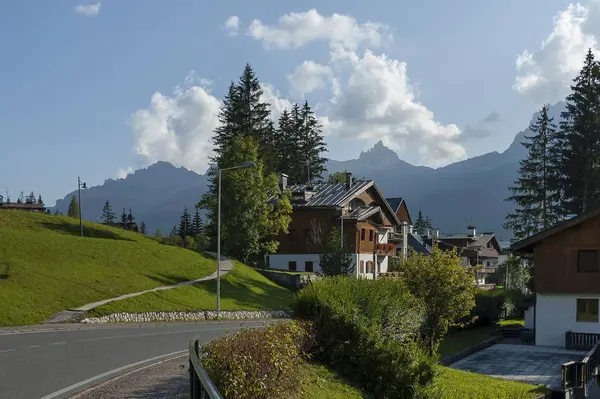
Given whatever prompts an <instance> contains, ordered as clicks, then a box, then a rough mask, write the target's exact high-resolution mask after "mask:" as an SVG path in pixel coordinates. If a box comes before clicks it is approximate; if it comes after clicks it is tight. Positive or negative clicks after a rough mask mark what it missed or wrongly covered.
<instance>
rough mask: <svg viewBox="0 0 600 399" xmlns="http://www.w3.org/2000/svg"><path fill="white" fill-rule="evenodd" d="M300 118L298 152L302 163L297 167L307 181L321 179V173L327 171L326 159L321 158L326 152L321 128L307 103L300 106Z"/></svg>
mask: <svg viewBox="0 0 600 399" xmlns="http://www.w3.org/2000/svg"><path fill="white" fill-rule="evenodd" d="M300 117H301V119H302V124H301V126H300V128H299V130H300V145H299V150H300V152H301V159H302V160H303V161H304V162H302V163H300V164H299V165H298V167H299V168H301V170H302V171H303V172H304V174H305V176H307V180H308V179H310V180H311V181H312V180H313V179H317V178H318V179H321V178H322V177H323V172H325V170H326V169H327V168H326V167H325V164H326V163H327V158H325V157H323V156H322V155H323V153H325V152H326V151H327V146H326V145H325V141H324V140H323V131H322V126H321V125H320V124H319V121H318V120H317V118H316V116H315V113H314V112H313V110H312V109H311V107H310V105H308V101H306V102H305V103H304V105H303V106H302V109H301V110H300Z"/></svg>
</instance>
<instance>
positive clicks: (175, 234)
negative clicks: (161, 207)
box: [169, 225, 177, 239]
mask: <svg viewBox="0 0 600 399" xmlns="http://www.w3.org/2000/svg"><path fill="white" fill-rule="evenodd" d="M175 237H177V226H175V225H173V228H172V229H171V231H170V232H169V238H171V239H172V238H175Z"/></svg>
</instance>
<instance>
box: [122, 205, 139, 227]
mask: <svg viewBox="0 0 600 399" xmlns="http://www.w3.org/2000/svg"><path fill="white" fill-rule="evenodd" d="M126 226H127V227H126V228H125V230H130V231H135V232H137V231H139V229H138V226H137V224H136V223H135V217H133V212H131V208H129V213H128V214H127V221H126Z"/></svg>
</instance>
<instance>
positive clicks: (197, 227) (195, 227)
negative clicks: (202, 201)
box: [192, 207, 204, 237]
mask: <svg viewBox="0 0 600 399" xmlns="http://www.w3.org/2000/svg"><path fill="white" fill-rule="evenodd" d="M203 232H204V226H203V225H202V217H201V216H200V209H199V208H198V207H196V211H195V212H194V220H192V236H194V237H196V236H197V235H198V234H202V233H203Z"/></svg>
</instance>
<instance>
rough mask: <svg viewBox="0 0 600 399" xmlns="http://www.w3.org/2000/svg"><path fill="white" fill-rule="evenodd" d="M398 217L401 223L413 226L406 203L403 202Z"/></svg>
mask: <svg viewBox="0 0 600 399" xmlns="http://www.w3.org/2000/svg"><path fill="white" fill-rule="evenodd" d="M396 216H397V217H398V219H399V220H400V221H401V222H406V223H408V224H412V222H411V220H410V217H409V216H408V208H407V206H406V202H405V201H402V204H400V207H399V208H398V210H397V211H396Z"/></svg>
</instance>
